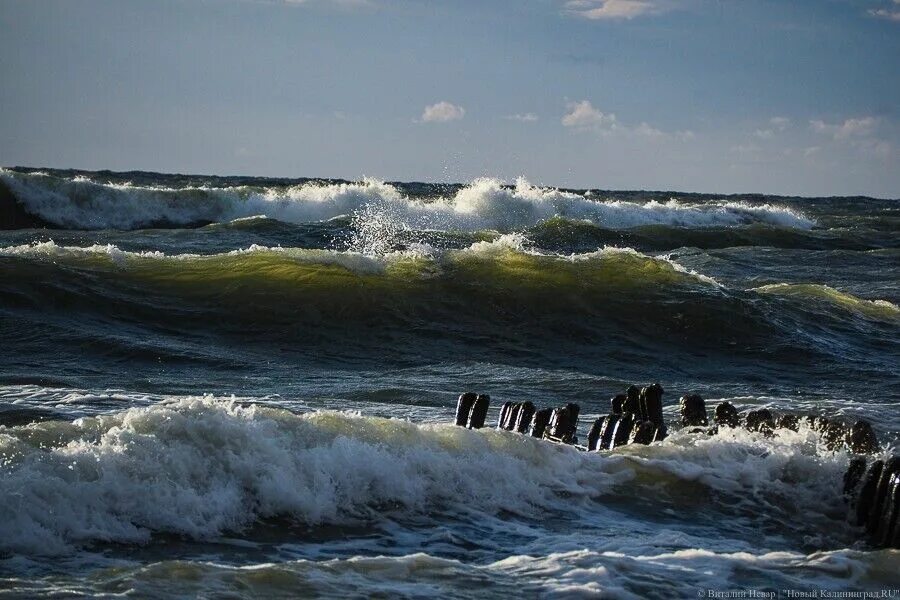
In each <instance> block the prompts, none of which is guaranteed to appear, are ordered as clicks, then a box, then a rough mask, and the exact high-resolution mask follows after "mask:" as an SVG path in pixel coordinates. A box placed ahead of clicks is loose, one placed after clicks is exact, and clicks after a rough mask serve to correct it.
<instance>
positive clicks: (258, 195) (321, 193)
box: [0, 170, 816, 232]
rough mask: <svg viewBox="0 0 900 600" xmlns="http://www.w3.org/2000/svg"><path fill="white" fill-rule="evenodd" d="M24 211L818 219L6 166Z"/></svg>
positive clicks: (521, 220) (480, 224) (647, 220)
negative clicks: (176, 182) (68, 174)
mask: <svg viewBox="0 0 900 600" xmlns="http://www.w3.org/2000/svg"><path fill="white" fill-rule="evenodd" d="M0 182H2V183H3V184H4V185H5V186H6V187H7V188H8V189H9V190H10V191H11V193H12V194H13V196H14V197H15V198H16V200H17V201H18V202H19V203H20V204H21V205H22V206H23V207H24V209H25V210H26V211H27V212H29V213H30V214H32V215H35V216H38V217H40V218H41V219H44V220H45V221H47V222H49V223H51V224H53V225H56V226H58V227H65V228H70V229H140V228H147V227H184V226H192V225H198V224H208V223H224V222H230V221H233V220H235V219H243V218H248V217H253V216H260V215H261V216H266V217H269V218H271V219H276V220H279V221H283V222H288V223H295V224H299V223H310V222H317V221H323V220H327V219H332V218H335V217H340V216H352V215H354V214H357V213H361V212H362V213H365V214H371V213H378V214H381V215H385V216H386V218H390V219H391V220H392V221H394V222H396V223H397V224H398V225H397V226H398V227H402V228H405V229H411V230H417V231H424V230H445V231H481V230H496V231H500V232H510V231H515V230H520V229H523V228H527V227H532V226H534V225H537V224H539V223H542V222H544V221H547V220H549V219H553V218H555V217H561V218H566V219H573V220H584V221H588V222H590V223H593V224H595V225H599V226H602V227H605V228H610V229H628V228H634V227H639V226H646V225H669V226H677V227H686V228H707V227H732V226H746V225H753V224H765V225H769V226H775V227H782V228H791V229H800V230H805V229H810V228H812V227H813V226H815V224H816V223H815V221H813V220H812V219H810V218H808V217H806V216H805V215H803V214H801V213H799V212H797V211H795V210H793V209H791V208H788V207H783V206H775V205H772V204H751V203H747V202H727V201H719V202H710V203H688V202H681V201H678V200H675V199H670V200H667V201H658V200H651V201H649V202H644V203H640V202H630V201H622V200H594V199H590V198H587V197H586V196H585V195H582V194H578V193H573V192H566V191H561V190H557V189H552V188H542V187H538V186H534V185H531V184H530V183H529V182H528V181H526V180H524V179H519V180H518V181H517V182H516V184H515V186H513V187H510V186H506V185H503V183H502V182H501V181H499V180H497V179H488V178H484V179H477V180H475V181H473V182H472V183H470V184H469V185H468V186H465V187H463V188H461V189H459V190H458V191H457V192H456V193H455V194H453V195H451V196H438V197H432V198H427V199H417V198H411V197H409V196H406V195H404V194H403V193H402V192H401V191H400V190H399V189H398V188H397V187H395V186H393V185H390V184H388V183H385V182H383V181H378V180H373V179H366V180H363V181H360V182H356V183H332V184H328V183H304V184H300V185H294V186H281V187H254V186H236V187H203V186H200V187H182V188H173V187H162V186H140V185H131V184H113V183H98V182H95V181H92V180H91V179H88V178H85V177H74V178H63V177H56V176H52V175H49V174H45V173H28V174H25V173H19V172H14V171H9V170H0Z"/></svg>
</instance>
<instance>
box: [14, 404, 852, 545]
mask: <svg viewBox="0 0 900 600" xmlns="http://www.w3.org/2000/svg"><path fill="white" fill-rule="evenodd" d="M815 437H816V436H815V434H814V433H812V432H805V433H804V432H801V433H796V434H791V436H789V437H787V438H784V439H782V438H775V439H774V440H767V439H766V438H764V437H762V436H758V435H755V434H749V433H746V432H743V433H738V434H735V435H732V436H726V435H720V436H715V437H712V438H709V437H706V436H701V437H700V438H697V436H692V437H690V436H688V434H685V435H684V437H682V438H681V439H676V440H675V441H673V442H671V443H670V442H666V444H664V445H663V446H658V445H654V446H652V447H637V446H629V447H627V448H624V449H622V450H621V451H617V452H616V453H612V454H610V453H581V452H577V451H575V450H574V449H573V448H571V447H565V446H557V445H553V444H548V443H545V442H541V441H538V440H533V439H531V438H528V437H526V436H520V435H515V434H511V433H508V432H502V431H497V430H480V431H472V430H467V429H464V428H459V427H455V426H450V425H443V424H426V425H416V424H413V423H410V422H407V421H402V420H397V419H383V418H375V417H364V416H360V415H355V414H349V413H335V412H313V413H306V414H302V415H298V414H295V413H292V412H289V411H286V410H283V409H278V408H267V407H262V406H259V405H250V406H242V405H241V404H239V403H238V402H236V401H234V400H230V401H229V400H222V399H216V398H213V397H211V396H206V397H187V398H178V399H172V400H169V401H164V402H162V403H160V404H155V405H152V406H148V407H140V408H131V409H128V410H125V411H123V412H118V413H112V414H105V415H100V416H95V417H85V418H82V419H78V420H76V421H74V422H64V421H45V422H43V423H35V424H32V425H29V426H27V427H13V428H2V427H0V473H2V477H0V503H2V505H3V506H4V507H6V508H7V510H8V514H7V516H6V517H5V518H4V519H2V520H0V552H16V553H24V554H62V553H67V552H70V551H72V550H73V549H74V548H76V547H78V546H83V545H90V544H93V543H96V542H118V543H132V544H134V543H136V544H143V543H146V542H148V541H149V540H150V539H151V536H153V535H154V534H160V533H167V534H176V535H181V536H186V537H189V538H194V539H208V538H211V537H215V536H218V535H221V534H224V533H226V532H233V531H241V530H243V529H246V528H247V527H250V526H252V525H253V524H254V523H255V522H257V521H259V520H261V519H267V518H275V517H288V518H290V519H292V520H294V521H296V522H298V523H302V524H306V525H322V524H340V525H352V524H365V523H371V522H375V521H378V520H379V519H381V518H383V516H384V515H385V514H394V515H396V516H399V517H401V518H402V516H403V515H419V516H428V517H433V518H438V517H439V516H441V515H443V516H444V517H447V516H454V515H455V518H459V519H463V520H466V519H472V518H478V517H476V515H489V516H490V515H499V514H501V513H509V514H515V515H517V516H519V517H521V518H525V519H528V518H536V517H538V516H539V515H540V514H541V511H546V510H560V511H569V512H571V511H575V512H576V513H579V512H581V511H586V512H585V514H588V515H589V514H591V513H596V511H597V510H599V506H598V505H597V504H593V503H592V502H593V501H595V500H596V499H598V498H600V497H605V498H607V499H608V501H609V502H612V503H613V504H615V502H616V497H617V496H619V495H620V496H621V497H622V498H623V499H627V498H633V497H635V496H636V495H637V496H640V495H641V491H640V490H642V489H648V490H649V489H652V490H653V497H654V498H656V499H657V500H656V501H657V502H660V503H662V504H663V505H667V506H670V507H672V506H676V507H677V506H681V507H683V508H685V509H687V508H688V507H691V506H693V505H694V504H696V503H697V502H698V501H699V502H704V501H703V500H701V498H703V497H704V496H707V495H710V494H711V495H712V496H714V497H715V496H720V497H722V498H725V499H726V501H724V502H721V503H718V502H713V501H711V500H710V501H707V502H705V506H706V509H708V510H718V511H725V512H726V513H728V512H729V511H736V512H735V513H734V514H735V515H737V514H747V512H746V511H745V509H742V508H741V507H742V506H744V505H758V504H762V505H764V506H765V507H766V509H765V510H764V511H756V512H760V513H761V512H764V513H766V514H765V515H762V516H760V517H759V518H760V519H766V520H769V521H771V520H774V521H776V522H777V523H782V522H783V524H785V526H787V527H789V528H795V529H796V528H797V527H798V525H797V515H798V514H806V515H807V516H806V517H804V519H805V521H804V522H803V523H801V524H800V528H801V529H803V528H812V527H816V528H821V527H822V525H823V523H824V524H825V525H827V524H828V523H830V522H831V520H832V519H834V522H835V523H840V517H841V516H842V515H841V510H842V503H841V501H840V499H839V497H836V495H835V494H833V487H834V486H835V485H836V482H838V481H839V480H840V477H841V475H842V473H843V470H844V468H845V465H846V457H845V456H840V455H837V456H836V455H833V454H830V453H825V452H822V453H820V451H819V449H818V447H817V445H816V444H815V443H814V442H812V440H813V439H814V438H815ZM698 491H700V492H701V495H700V496H697V493H698ZM689 498H693V499H692V500H689ZM729 506H732V507H733V508H729ZM800 509H802V510H800ZM742 511H743V512H742ZM742 526H747V524H746V523H745V524H743V525H742ZM751 526H752V525H751ZM842 527H843V528H842ZM833 529H834V528H833ZM844 529H846V527H844V526H839V527H837V530H838V531H837V532H836V533H835V535H838V536H839V538H838V539H840V536H841V535H846V533H847V532H846V531H844ZM826 530H827V529H826Z"/></svg>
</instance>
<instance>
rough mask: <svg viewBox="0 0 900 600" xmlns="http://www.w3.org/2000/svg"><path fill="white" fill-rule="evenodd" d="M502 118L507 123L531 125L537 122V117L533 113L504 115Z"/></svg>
mask: <svg viewBox="0 0 900 600" xmlns="http://www.w3.org/2000/svg"><path fill="white" fill-rule="evenodd" d="M503 118H504V119H506V120H507V121H521V122H523V123H533V122H535V121H537V120H538V116H537V115H536V114H534V113H516V114H514V115H506V116H505V117H503Z"/></svg>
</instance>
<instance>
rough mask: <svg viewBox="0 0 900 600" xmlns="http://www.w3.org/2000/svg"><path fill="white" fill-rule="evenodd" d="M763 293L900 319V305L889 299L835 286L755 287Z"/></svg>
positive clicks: (777, 284)
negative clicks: (868, 298)
mask: <svg viewBox="0 0 900 600" xmlns="http://www.w3.org/2000/svg"><path fill="white" fill-rule="evenodd" d="M751 291H754V292H758V293H761V294H775V295H778V296H786V297H790V298H797V299H799V300H801V301H809V300H815V301H823V302H827V303H829V304H831V305H833V306H838V307H841V308H844V309H847V310H849V311H851V312H854V313H857V314H861V315H865V316H867V317H870V318H875V319H881V320H892V321H900V307H898V306H897V305H896V304H894V303H892V302H888V301H887V300H866V299H864V298H859V297H858V296H854V295H853V294H848V293H846V292H841V291H840V290H836V289H834V288H833V287H830V286H827V285H821V284H816V283H775V284H770V285H764V286H762V287H758V288H753V289H752V290H751Z"/></svg>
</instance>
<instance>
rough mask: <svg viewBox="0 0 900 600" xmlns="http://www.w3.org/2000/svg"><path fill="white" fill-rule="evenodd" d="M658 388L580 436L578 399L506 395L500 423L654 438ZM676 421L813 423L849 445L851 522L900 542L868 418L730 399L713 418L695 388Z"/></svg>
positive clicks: (571, 434)
mask: <svg viewBox="0 0 900 600" xmlns="http://www.w3.org/2000/svg"><path fill="white" fill-rule="evenodd" d="M662 396H663V388H662V386H660V385H659V384H658V383H654V384H651V385H648V386H645V387H643V388H639V387H637V386H634V385H632V386H630V387H629V388H628V389H627V390H626V391H625V393H624V394H619V395H616V396H614V397H613V398H612V399H611V400H610V404H611V407H610V408H611V411H610V412H609V414H607V415H604V416H601V417H598V418H597V419H595V420H594V421H593V422H592V424H591V427H590V429H589V430H588V434H587V439H586V443H585V444H583V445H582V444H579V440H578V436H577V428H578V416H579V413H580V410H581V409H580V407H579V405H578V404H575V403H569V404H566V405H565V406H560V407H556V408H544V409H537V408H536V407H535V406H534V404H533V403H532V402H529V401H525V402H506V403H504V404H503V406H502V407H501V409H500V416H499V418H498V420H497V428H498V429H503V430H507V431H514V432H517V433H521V434H525V435H530V436H531V437H535V438H538V439H543V440H548V441H550V442H555V443H561V444H571V445H574V446H575V447H576V448H578V449H579V450H583V451H587V452H593V451H603V450H612V449H613V448H616V447H618V446H622V445H625V444H651V443H653V442H658V441H662V440H663V439H665V438H666V435H667V433H668V428H667V425H666V423H665V421H664V419H663V410H662V409H663V403H662ZM490 402H491V397H490V396H488V395H487V394H475V393H473V392H466V393H464V394H462V395H460V396H459V400H458V401H457V404H456V424H457V425H459V426H460V427H468V428H470V429H481V428H482V427H484V423H485V420H486V419H487V413H488V408H489V407H490ZM679 408H680V419H679V421H680V423H679V424H680V425H681V426H682V427H687V428H690V431H692V432H694V433H703V434H707V435H714V434H716V433H718V431H719V429H720V428H737V427H744V428H746V429H748V430H750V431H756V432H760V433H762V434H764V435H775V434H776V433H777V431H778V430H779V429H782V430H791V431H798V430H799V428H800V425H801V424H806V425H807V426H809V427H810V428H811V429H813V430H814V431H816V432H817V433H818V434H819V435H820V436H821V438H822V440H823V442H824V443H825V446H826V447H827V448H828V449H829V450H832V451H838V450H841V449H844V448H846V449H847V450H848V452H849V453H850V454H851V456H852V459H851V461H850V466H849V468H848V470H847V473H846V475H845V477H844V496H845V498H846V499H847V501H848V504H849V511H848V514H849V515H850V520H851V522H853V523H854V524H855V525H858V526H862V527H865V530H866V533H867V534H868V536H869V539H870V540H871V542H872V543H873V544H875V545H876V546H883V547H892V548H900V457H897V456H894V457H892V458H888V459H886V460H882V459H878V460H874V461H873V462H871V464H869V463H868V461H867V458H866V456H865V455H870V454H875V453H877V452H879V446H878V439H877V437H876V435H875V430H874V429H873V428H872V425H871V424H870V423H869V422H868V421H864V420H858V421H855V422H854V423H852V424H849V423H847V422H845V421H843V420H841V419H828V418H825V417H821V416H812V415H797V414H793V413H781V414H777V415H775V414H773V413H772V411H770V410H769V409H766V408H762V409H756V410H750V411H747V412H745V413H743V414H741V413H738V411H737V409H736V408H735V407H734V406H733V405H732V404H731V403H730V402H720V403H719V404H718V405H717V406H716V408H715V410H714V412H713V416H714V425H712V426H710V420H709V416H708V414H707V410H706V403H705V402H704V400H703V398H702V397H700V396H699V395H697V394H688V395H685V396H682V397H681V400H680V406H679Z"/></svg>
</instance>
